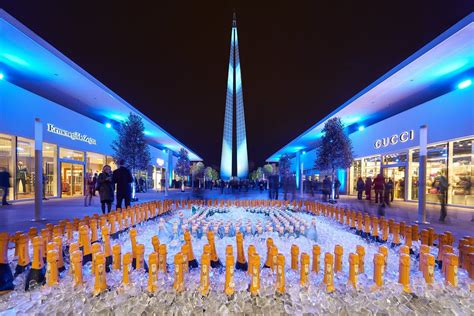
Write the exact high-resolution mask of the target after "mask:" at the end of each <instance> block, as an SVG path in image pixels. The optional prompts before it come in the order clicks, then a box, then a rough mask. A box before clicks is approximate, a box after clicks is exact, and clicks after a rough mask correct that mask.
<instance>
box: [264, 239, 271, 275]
mask: <svg viewBox="0 0 474 316" xmlns="http://www.w3.org/2000/svg"><path fill="white" fill-rule="evenodd" d="M272 247H273V239H272V238H270V237H269V238H267V260H266V261H265V264H264V266H263V267H264V268H271V267H272V265H273V264H272V256H271V254H270V252H271V249H272Z"/></svg>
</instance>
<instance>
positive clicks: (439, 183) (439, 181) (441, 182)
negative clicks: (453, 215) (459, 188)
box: [433, 174, 449, 222]
mask: <svg viewBox="0 0 474 316" xmlns="http://www.w3.org/2000/svg"><path fill="white" fill-rule="evenodd" d="M433 186H435V188H436V190H437V192H438V198H439V202H440V204H441V209H440V214H439V221H440V222H444V221H445V220H446V216H447V215H448V211H447V209H446V203H447V201H446V199H447V193H448V186H449V184H448V180H447V179H446V177H445V176H444V175H443V174H440V175H439V176H438V177H436V180H435V181H434V182H433Z"/></svg>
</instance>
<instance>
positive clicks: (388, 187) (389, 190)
mask: <svg viewBox="0 0 474 316" xmlns="http://www.w3.org/2000/svg"><path fill="white" fill-rule="evenodd" d="M383 192H384V194H383V198H384V203H385V205H388V206H390V202H392V201H393V181H392V178H388V181H387V182H385V185H384V191H383ZM390 196H392V198H391V197H390Z"/></svg>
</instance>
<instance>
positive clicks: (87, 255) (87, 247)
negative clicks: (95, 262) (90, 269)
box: [79, 225, 92, 264]
mask: <svg viewBox="0 0 474 316" xmlns="http://www.w3.org/2000/svg"><path fill="white" fill-rule="evenodd" d="M79 246H80V247H82V254H83V258H82V264H86V263H88V262H90V261H92V248H91V241H90V238H89V227H87V226H85V225H82V226H81V227H80V228H79Z"/></svg>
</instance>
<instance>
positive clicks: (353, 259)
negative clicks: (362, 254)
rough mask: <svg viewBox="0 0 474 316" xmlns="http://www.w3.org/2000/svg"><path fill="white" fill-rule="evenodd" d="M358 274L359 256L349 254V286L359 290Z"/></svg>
mask: <svg viewBox="0 0 474 316" xmlns="http://www.w3.org/2000/svg"><path fill="white" fill-rule="evenodd" d="M357 274H359V256H358V255H357V254H356V253H350V254H349V284H351V285H352V286H353V287H354V288H357Z"/></svg>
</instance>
